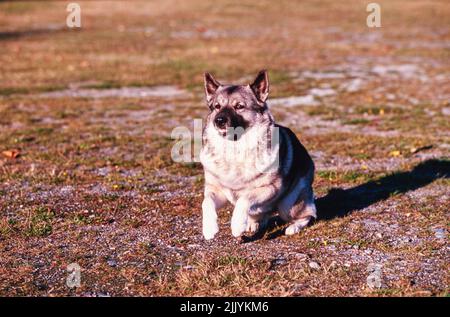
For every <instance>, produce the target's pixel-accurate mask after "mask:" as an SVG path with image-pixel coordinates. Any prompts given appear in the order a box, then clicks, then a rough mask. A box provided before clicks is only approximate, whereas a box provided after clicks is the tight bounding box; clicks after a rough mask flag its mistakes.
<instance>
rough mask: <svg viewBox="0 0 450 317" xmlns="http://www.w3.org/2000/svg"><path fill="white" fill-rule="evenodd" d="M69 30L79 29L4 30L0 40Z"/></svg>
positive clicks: (0, 33) (0, 34)
mask: <svg viewBox="0 0 450 317" xmlns="http://www.w3.org/2000/svg"><path fill="white" fill-rule="evenodd" d="M69 31H79V30H78V28H74V29H69V28H62V27H61V28H59V27H58V28H42V29H32V30H26V31H5V32H0V41H7V40H16V39H20V38H22V37H32V36H39V35H52V34H56V33H62V32H69Z"/></svg>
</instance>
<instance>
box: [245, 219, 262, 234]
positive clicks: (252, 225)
mask: <svg viewBox="0 0 450 317" xmlns="http://www.w3.org/2000/svg"><path fill="white" fill-rule="evenodd" d="M259 227H260V224H259V222H257V221H249V222H248V224H247V229H246V230H245V231H246V232H250V233H256V232H258V230H259Z"/></svg>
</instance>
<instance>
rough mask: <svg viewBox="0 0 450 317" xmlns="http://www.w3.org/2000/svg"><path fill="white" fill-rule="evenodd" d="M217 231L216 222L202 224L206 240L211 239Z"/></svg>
mask: <svg viewBox="0 0 450 317" xmlns="http://www.w3.org/2000/svg"><path fill="white" fill-rule="evenodd" d="M217 232H219V226H218V225H217V223H214V222H213V223H208V224H203V237H204V238H205V239H206V240H211V239H213V238H214V236H215V235H216V234H217Z"/></svg>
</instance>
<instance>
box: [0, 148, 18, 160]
mask: <svg viewBox="0 0 450 317" xmlns="http://www.w3.org/2000/svg"><path fill="white" fill-rule="evenodd" d="M2 154H3V155H4V156H6V157H7V158H11V159H15V158H17V157H19V155H20V151H19V150H15V149H14V150H6V151H3V152H2Z"/></svg>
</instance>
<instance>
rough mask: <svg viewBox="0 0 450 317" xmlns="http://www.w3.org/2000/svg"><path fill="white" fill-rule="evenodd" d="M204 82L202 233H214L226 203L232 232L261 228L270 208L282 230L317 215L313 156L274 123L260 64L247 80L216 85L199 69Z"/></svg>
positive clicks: (288, 231) (301, 225)
mask: <svg viewBox="0 0 450 317" xmlns="http://www.w3.org/2000/svg"><path fill="white" fill-rule="evenodd" d="M204 89H205V96H206V103H207V105H208V108H209V114H208V116H207V118H206V124H205V125H204V128H203V133H202V149H201V151H200V162H201V163H202V165H203V169H204V175H205V187H204V199H203V202H202V218H203V219H202V230H203V236H204V238H205V239H207V240H210V239H213V238H214V236H215V235H216V234H217V233H218V231H219V226H218V224H217V210H219V209H220V208H221V207H222V206H223V205H224V204H225V203H227V202H230V203H231V204H233V205H234V210H233V214H232V217H231V232H232V234H233V236H234V237H239V236H241V235H243V234H244V233H245V232H249V233H251V234H254V233H256V232H258V231H260V230H263V229H264V228H265V227H266V225H267V224H268V220H269V218H270V216H271V215H273V214H275V213H276V212H278V215H279V216H280V218H281V219H282V220H283V221H285V222H287V223H289V226H288V227H287V228H286V230H285V234H286V235H293V234H295V233H297V232H299V231H300V230H301V229H302V228H304V227H305V226H306V225H308V223H309V222H310V221H311V220H312V219H313V218H316V217H317V216H316V207H315V204H314V194H313V190H312V183H313V181H314V163H313V161H312V159H311V157H310V155H309V154H308V152H307V150H306V149H305V147H304V146H303V145H302V144H301V143H300V141H299V140H298V138H297V137H296V135H295V134H294V133H293V132H292V131H291V130H290V129H289V128H286V127H283V126H281V125H278V124H276V123H275V122H274V119H273V116H272V115H271V113H270V111H269V107H268V105H267V99H268V96H269V78H268V73H267V71H266V70H262V71H260V72H259V73H258V75H257V76H256V78H255V80H254V81H253V83H252V84H250V85H223V84H221V83H220V82H218V81H217V80H216V79H215V78H214V77H213V76H212V75H211V74H210V73H205V74H204ZM236 131H238V132H236ZM274 140H275V141H274ZM261 148H262V149H263V151H261ZM261 152H264V153H263V154H261ZM242 158H243V159H242Z"/></svg>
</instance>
